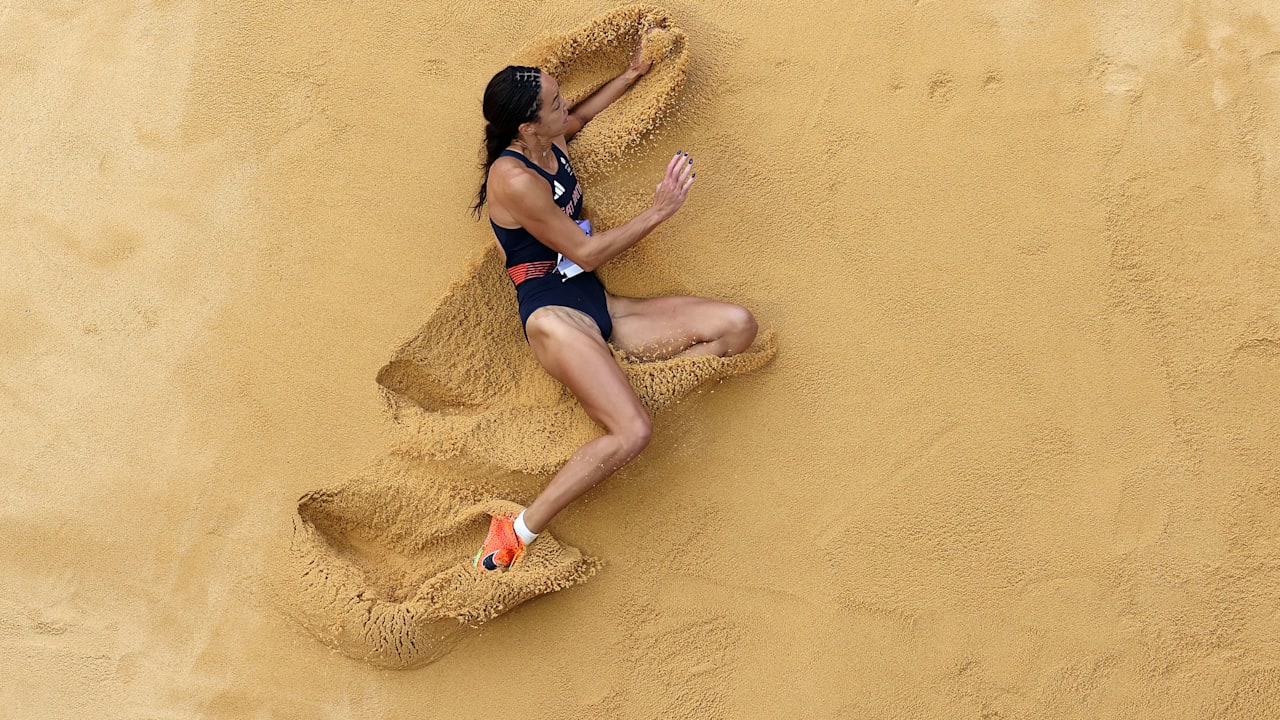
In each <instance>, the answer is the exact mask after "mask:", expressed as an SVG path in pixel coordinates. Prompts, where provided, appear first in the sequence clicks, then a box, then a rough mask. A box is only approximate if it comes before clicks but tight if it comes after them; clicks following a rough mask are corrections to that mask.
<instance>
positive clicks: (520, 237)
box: [489, 143, 582, 285]
mask: <svg viewBox="0 0 1280 720" xmlns="http://www.w3.org/2000/svg"><path fill="white" fill-rule="evenodd" d="M551 152H553V153H555V156H556V160H557V161H558V162H559V167H558V168H556V174H555V175H552V174H550V173H548V172H547V171H546V170H543V169H542V168H540V167H538V165H537V164H536V163H534V162H533V161H532V160H530V159H529V158H527V157H525V156H524V155H521V154H520V153H518V152H516V151H515V150H503V151H502V154H501V155H499V156H498V157H505V156H510V157H513V158H517V159H519V160H520V161H521V162H523V163H524V164H525V165H528V166H529V167H531V168H533V169H534V170H537V171H538V174H539V175H541V176H542V177H544V178H546V180H547V182H549V183H551V193H552V196H553V197H554V199H555V203H556V207H558V208H560V209H561V210H562V211H563V212H564V214H565V215H568V216H569V217H571V218H573V219H574V220H575V221H577V220H580V219H581V217H580V216H581V215H582V186H581V185H579V184H578V178H577V177H576V176H574V174H573V168H572V167H570V166H569V156H568V155H565V154H564V151H562V150H561V149H560V147H559V146H557V145H556V144H555V143H552V144H551ZM489 224H490V225H493V232H494V233H495V234H496V235H497V236H498V243H499V244H500V245H502V251H503V252H505V253H506V254H507V267H508V268H513V267H515V266H517V265H523V264H524V263H530V262H546V261H550V262H551V263H552V266H553V267H554V265H555V261H556V256H557V255H558V254H559V253H557V252H556V251H555V250H552V249H551V248H549V247H547V246H546V245H543V244H542V243H541V242H538V239H537V238H535V237H534V236H533V234H532V233H530V232H529V231H528V230H525V229H524V228H515V229H511V228H504V227H502V226H500V225H498V224H497V223H495V222H494V221H493V219H492V218H490V219H489ZM512 280H513V281H514V282H515V283H516V284H517V285H519V284H520V281H519V280H517V279H515V278H514V277H513V278H512Z"/></svg>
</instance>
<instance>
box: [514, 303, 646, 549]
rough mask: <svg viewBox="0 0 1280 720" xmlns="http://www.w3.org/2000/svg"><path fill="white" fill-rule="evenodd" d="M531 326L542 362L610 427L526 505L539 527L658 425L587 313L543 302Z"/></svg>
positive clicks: (530, 523)
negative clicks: (651, 420) (547, 304)
mask: <svg viewBox="0 0 1280 720" xmlns="http://www.w3.org/2000/svg"><path fill="white" fill-rule="evenodd" d="M525 329H526V330H527V331H528V333H529V346H530V347H531V348H532V349H533V354H534V356H535V357H537V359H538V362H540V363H542V367H544V368H546V370H547V372H548V373H550V374H551V376H552V377H554V378H555V379H557V380H559V381H560V382H562V383H564V384H565V386H566V387H568V388H569V390H570V391H571V392H572V393H573V394H574V396H575V397H577V398H578V402H580V403H582V407H583V409H584V410H586V411H587V415H588V416H590V417H591V419H592V420H595V421H596V422H597V423H599V424H600V426H601V427H603V428H604V429H605V434H604V435H602V436H601V437H598V438H596V439H595V440H592V441H591V442H589V443H587V444H586V445H583V446H582V447H581V448H578V450H577V451H576V452H575V453H574V454H573V455H572V456H571V457H570V458H569V461H568V462H566V463H565V464H564V467H562V468H560V472H558V473H556V476H555V477H554V478H552V479H551V482H550V483H549V484H548V485H547V487H546V489H545V490H543V491H542V493H541V494H540V495H538V497H537V498H535V499H534V501H533V503H532V504H530V505H529V507H528V508H526V509H525V511H524V523H525V525H526V526H527V527H528V528H529V530H530V532H535V533H539V532H542V531H543V529H545V528H546V526H547V523H549V522H551V518H552V517H554V516H555V515H556V513H558V512H560V511H561V510H563V509H564V508H565V507H567V506H568V505H569V503H571V502H573V501H574V500H576V499H577V498H579V497H580V496H582V495H583V494H584V493H586V492H587V491H588V490H590V489H591V488H592V487H594V486H595V485H596V483H598V482H600V481H601V480H603V479H605V478H606V477H608V476H609V475H611V474H613V472H614V471H615V470H617V469H618V468H620V467H622V466H623V465H626V464H627V463H628V462H630V461H631V459H632V458H634V457H635V456H636V455H639V454H640V451H641V450H643V449H644V448H645V446H646V445H648V444H649V435H650V433H651V432H652V429H653V425H652V423H651V422H650V420H649V413H648V412H647V411H645V409H644V406H643V405H641V404H640V399H639V398H637V397H636V394H635V391H634V390H632V389H631V384H630V383H628V382H627V378H626V376H625V375H623V374H622V369H621V368H620V367H618V363H617V362H616V361H615V360H614V359H613V353H612V352H610V350H609V346H608V345H607V344H606V343H605V341H604V339H603V338H601V337H600V330H599V328H597V327H596V324H595V321H593V320H592V319H591V318H590V317H589V316H588V315H587V314H586V313H582V312H579V311H577V310H574V309H572V308H567V307H560V306H547V307H543V308H539V309H538V310H536V311H534V313H533V314H532V315H530V316H529V320H528V322H526V323H525Z"/></svg>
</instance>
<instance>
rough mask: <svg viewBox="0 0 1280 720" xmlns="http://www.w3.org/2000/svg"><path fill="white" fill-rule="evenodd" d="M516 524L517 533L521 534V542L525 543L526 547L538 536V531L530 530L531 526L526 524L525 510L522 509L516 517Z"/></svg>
mask: <svg viewBox="0 0 1280 720" xmlns="http://www.w3.org/2000/svg"><path fill="white" fill-rule="evenodd" d="M515 526H516V535H519V536H520V542H522V543H524V544H525V546H526V547H528V545H529V544H530V543H532V542H533V541H534V540H535V539H536V538H537V537H538V533H536V532H532V531H531V530H529V526H528V525H525V524H524V511H523V510H521V511H520V515H519V516H518V517H517V518H516V523H515Z"/></svg>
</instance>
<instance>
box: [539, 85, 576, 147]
mask: <svg viewBox="0 0 1280 720" xmlns="http://www.w3.org/2000/svg"><path fill="white" fill-rule="evenodd" d="M538 124H540V125H541V126H542V129H543V130H545V131H546V132H547V134H548V135H550V136H551V137H559V136H561V135H563V134H564V131H565V128H566V127H567V126H568V125H569V103H567V102H565V101H564V98H562V97H560V83H559V82H557V81H556V79H555V78H553V77H551V76H550V75H548V74H546V73H542V112H540V113H539V114H538Z"/></svg>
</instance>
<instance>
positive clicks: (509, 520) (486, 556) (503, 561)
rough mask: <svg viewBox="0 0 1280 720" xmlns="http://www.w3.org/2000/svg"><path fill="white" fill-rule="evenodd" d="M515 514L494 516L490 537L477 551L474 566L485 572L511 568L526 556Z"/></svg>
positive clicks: (490, 523)
mask: <svg viewBox="0 0 1280 720" xmlns="http://www.w3.org/2000/svg"><path fill="white" fill-rule="evenodd" d="M515 523H516V516H515V514H514V513H503V514H501V515H494V516H493V519H492V520H490V521H489V535H488V536H487V537H485V539H484V544H483V545H481V546H480V549H479V550H478V551H476V556H475V558H474V559H473V560H472V564H473V565H475V566H476V567H478V568H482V569H484V570H499V569H506V568H509V567H511V566H512V565H513V564H514V563H515V561H516V560H518V559H520V556H521V555H523V554H524V542H523V541H521V540H520V536H519V535H516V526H515Z"/></svg>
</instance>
